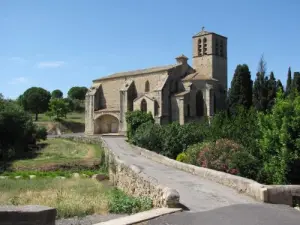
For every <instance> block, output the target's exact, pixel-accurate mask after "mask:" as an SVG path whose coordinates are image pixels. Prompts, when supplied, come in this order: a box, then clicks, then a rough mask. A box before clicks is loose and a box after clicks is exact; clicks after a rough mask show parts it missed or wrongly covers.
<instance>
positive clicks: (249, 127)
mask: <svg viewBox="0 0 300 225" xmlns="http://www.w3.org/2000/svg"><path fill="white" fill-rule="evenodd" d="M205 133H206V137H205V140H207V141H216V140H218V139H222V138H226V139H230V140H233V141H235V142H236V143H239V144H241V145H242V146H244V147H245V148H246V149H247V151H249V152H250V153H251V154H252V155H254V156H255V157H259V143H258V139H259V138H260V135H261V134H260V131H259V126H258V115H257V112H256V111H255V110H254V109H253V108H250V109H249V110H247V109H245V108H244V107H241V106H240V107H237V108H236V113H235V114H234V115H231V114H228V113H227V112H220V113H218V114H216V115H215V116H214V117H213V118H212V119H211V124H210V126H209V127H207V131H206V132H205Z"/></svg>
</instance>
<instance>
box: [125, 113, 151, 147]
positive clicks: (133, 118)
mask: <svg viewBox="0 0 300 225" xmlns="http://www.w3.org/2000/svg"><path fill="white" fill-rule="evenodd" d="M126 122H127V137H128V140H129V141H132V139H133V136H134V134H135V132H136V130H137V129H138V127H139V126H140V125H142V124H143V123H147V122H150V123H154V119H153V116H152V114H151V113H150V112H149V113H146V112H142V111H140V110H135V111H128V112H127V113H126Z"/></svg>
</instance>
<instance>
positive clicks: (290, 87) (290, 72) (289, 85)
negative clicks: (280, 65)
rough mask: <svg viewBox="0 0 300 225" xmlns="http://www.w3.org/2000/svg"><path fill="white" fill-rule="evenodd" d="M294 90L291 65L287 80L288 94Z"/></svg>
mask: <svg viewBox="0 0 300 225" xmlns="http://www.w3.org/2000/svg"><path fill="white" fill-rule="evenodd" d="M291 91H292V71H291V67H289V70H288V75H287V81H286V91H285V93H286V95H289V94H290V93H291Z"/></svg>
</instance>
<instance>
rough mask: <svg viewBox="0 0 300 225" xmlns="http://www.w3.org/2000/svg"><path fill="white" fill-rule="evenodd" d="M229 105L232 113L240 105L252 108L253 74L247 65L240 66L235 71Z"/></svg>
mask: <svg viewBox="0 0 300 225" xmlns="http://www.w3.org/2000/svg"><path fill="white" fill-rule="evenodd" d="M228 103H229V108H230V111H231V112H234V111H235V108H236V107H237V106H238V105H242V106H244V107H246V108H250V107H251V106H252V80H251V73H250V71H249V68H248V66H247V65H246V64H244V65H238V66H237V67H236V69H235V72H234V76H233V79H232V81H231V88H230V91H229V96H228Z"/></svg>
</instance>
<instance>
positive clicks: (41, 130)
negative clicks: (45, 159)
mask: <svg viewBox="0 0 300 225" xmlns="http://www.w3.org/2000/svg"><path fill="white" fill-rule="evenodd" d="M35 138H36V140H37V141H40V140H46V139H47V129H46V128H45V127H37V128H36V134H35Z"/></svg>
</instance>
